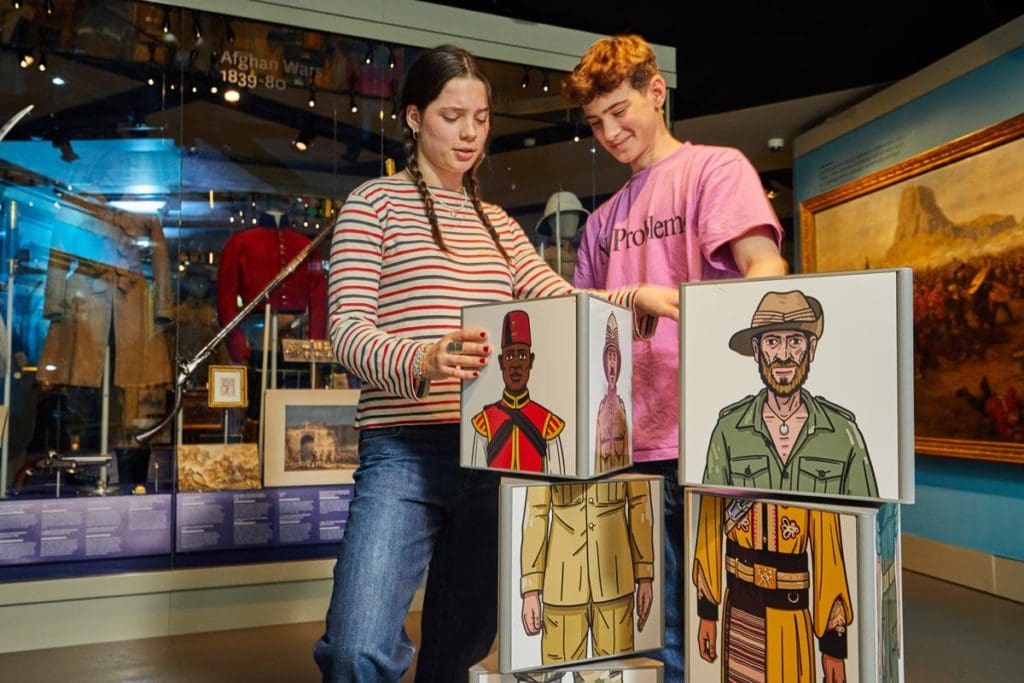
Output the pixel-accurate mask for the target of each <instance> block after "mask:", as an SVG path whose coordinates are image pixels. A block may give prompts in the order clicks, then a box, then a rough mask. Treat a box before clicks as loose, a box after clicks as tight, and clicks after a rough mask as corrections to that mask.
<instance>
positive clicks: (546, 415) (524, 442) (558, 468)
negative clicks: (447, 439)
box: [472, 310, 565, 474]
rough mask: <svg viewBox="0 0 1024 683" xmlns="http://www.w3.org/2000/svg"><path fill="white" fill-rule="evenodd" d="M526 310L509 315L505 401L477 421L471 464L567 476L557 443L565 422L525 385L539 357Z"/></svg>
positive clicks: (503, 361)
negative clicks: (533, 344)
mask: <svg viewBox="0 0 1024 683" xmlns="http://www.w3.org/2000/svg"><path fill="white" fill-rule="evenodd" d="M531 346H532V336H531V332H530V317H529V315H527V313H526V311H523V310H513V311H509V312H508V313H506V314H505V317H504V319H503V321H502V325H501V351H500V353H499V355H498V365H499V367H500V368H501V375H502V378H503V379H504V382H505V388H504V391H503V392H502V396H501V400H499V401H496V402H495V403H491V404H489V405H486V406H484V409H483V410H481V411H480V412H479V413H477V414H476V415H474V416H473V419H472V425H473V430H474V432H475V434H474V437H473V454H472V459H473V464H474V465H482V464H483V463H486V465H487V466H488V467H493V468H496V469H506V470H522V471H526V472H549V473H552V474H562V473H563V472H565V456H564V453H563V451H562V443H561V439H560V438H559V436H560V434H561V433H562V430H563V429H564V428H565V421H564V420H563V419H562V418H560V417H559V416H557V415H555V414H554V413H552V412H551V411H550V410H548V409H547V408H546V407H544V406H543V405H541V404H540V403H537V402H536V401H534V400H532V399H531V398H530V392H529V389H528V387H527V383H528V382H529V380H530V371H531V370H532V369H533V364H534V360H535V358H536V355H535V354H534V353H533V351H532V350H531Z"/></svg>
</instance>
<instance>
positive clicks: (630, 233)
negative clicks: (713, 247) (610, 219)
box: [612, 216, 686, 251]
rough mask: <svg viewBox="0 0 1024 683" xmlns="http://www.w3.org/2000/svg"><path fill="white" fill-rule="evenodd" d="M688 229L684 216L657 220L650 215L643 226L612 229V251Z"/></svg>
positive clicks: (642, 243)
mask: <svg viewBox="0 0 1024 683" xmlns="http://www.w3.org/2000/svg"><path fill="white" fill-rule="evenodd" d="M685 230H686V219H685V218H683V217H682V216H672V217H671V218H667V219H665V220H655V218H654V216H648V217H647V220H645V221H644V224H643V227H640V228H635V229H633V230H630V229H629V228H615V229H614V230H612V251H619V250H620V249H630V248H632V247H642V246H643V245H644V243H646V242H647V240H648V239H662V238H665V237H672V236H674V235H681V234H682V233H683V232H684V231H685Z"/></svg>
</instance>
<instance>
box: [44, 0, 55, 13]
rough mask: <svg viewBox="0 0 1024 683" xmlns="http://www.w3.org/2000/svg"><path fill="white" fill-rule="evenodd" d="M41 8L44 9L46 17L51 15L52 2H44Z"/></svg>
mask: <svg viewBox="0 0 1024 683" xmlns="http://www.w3.org/2000/svg"><path fill="white" fill-rule="evenodd" d="M43 6H44V7H45V8H46V13H47V14H48V15H52V14H53V0H46V2H45V3H44V5H43Z"/></svg>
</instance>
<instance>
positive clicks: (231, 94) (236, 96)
mask: <svg viewBox="0 0 1024 683" xmlns="http://www.w3.org/2000/svg"><path fill="white" fill-rule="evenodd" d="M240 99H242V93H240V92H238V90H236V89H235V88H228V89H227V90H225V91H224V101H225V102H230V103H231V104H234V103H235V102H237V101H238V100H240Z"/></svg>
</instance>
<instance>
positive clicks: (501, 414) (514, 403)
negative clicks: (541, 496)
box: [473, 391, 565, 472]
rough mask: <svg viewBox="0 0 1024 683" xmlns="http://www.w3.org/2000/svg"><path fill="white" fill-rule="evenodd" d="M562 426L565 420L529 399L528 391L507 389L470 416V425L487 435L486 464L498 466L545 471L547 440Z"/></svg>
mask: <svg viewBox="0 0 1024 683" xmlns="http://www.w3.org/2000/svg"><path fill="white" fill-rule="evenodd" d="M564 428H565V420H563V419H562V418H560V417H558V416H557V415H555V414H554V413H552V412H551V411H550V410H548V409H547V408H545V407H544V406H542V405H541V404H539V403H535V402H533V401H531V400H530V393H529V392H528V391H524V392H523V393H522V394H520V395H519V396H512V395H511V394H509V393H508V392H507V391H506V392H504V394H503V396H502V399H501V400H500V401H498V402H497V403H492V404H490V405H488V406H485V407H484V409H483V410H481V411H480V412H479V413H477V414H476V415H474V416H473V429H475V430H476V432H477V434H479V435H480V436H482V437H484V438H485V439H487V465H488V466H489V467H494V468H497V469H506V470H522V471H525V472H544V471H545V470H546V469H547V468H546V467H545V462H544V459H545V458H546V457H547V450H548V449H547V442H548V441H551V440H552V439H555V438H557V437H558V435H559V434H561V433H562V430H563V429H564Z"/></svg>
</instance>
